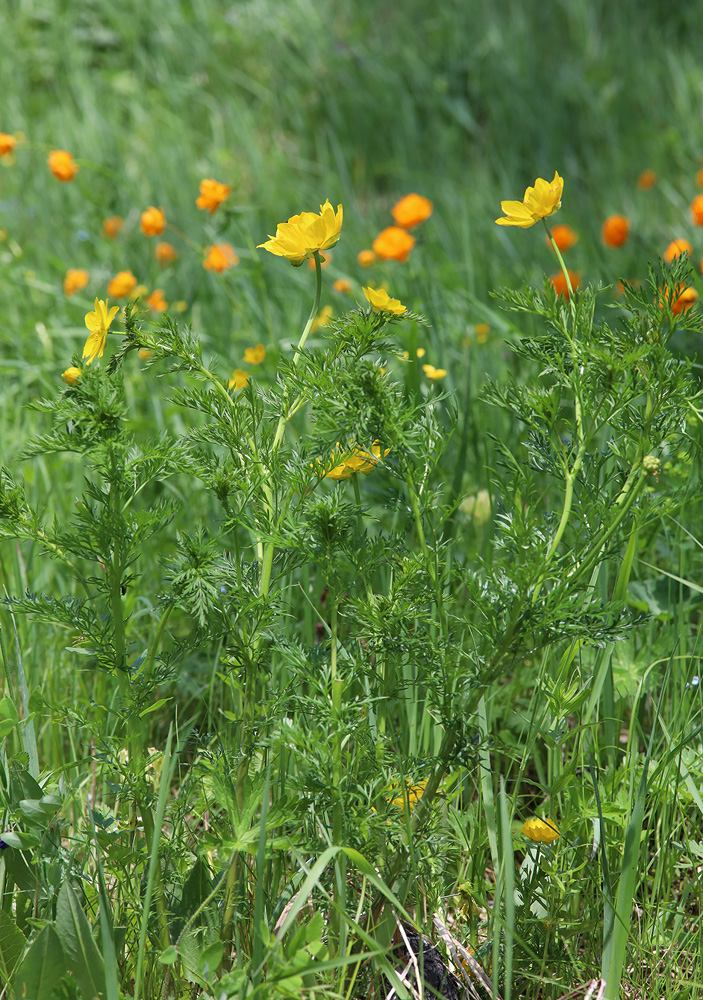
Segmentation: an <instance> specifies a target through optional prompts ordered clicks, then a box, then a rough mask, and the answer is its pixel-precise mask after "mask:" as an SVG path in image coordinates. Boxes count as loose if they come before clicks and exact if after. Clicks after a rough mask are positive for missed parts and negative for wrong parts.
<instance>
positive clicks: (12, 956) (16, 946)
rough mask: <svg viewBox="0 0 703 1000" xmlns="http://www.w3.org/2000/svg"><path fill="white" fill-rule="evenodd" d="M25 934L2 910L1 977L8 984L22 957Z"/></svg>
mask: <svg viewBox="0 0 703 1000" xmlns="http://www.w3.org/2000/svg"><path fill="white" fill-rule="evenodd" d="M26 944H27V942H26V941H25V937H24V934H23V933H22V931H21V930H20V929H19V927H18V926H17V924H16V923H15V921H14V920H13V919H12V917H10V916H9V915H8V914H7V913H6V912H5V910H0V975H1V976H2V978H3V980H4V981H5V982H8V981H9V980H10V978H11V976H12V973H13V972H14V969H15V966H16V965H17V963H18V962H19V960H20V958H21V957H22V952H23V951H24V948H25V945H26Z"/></svg>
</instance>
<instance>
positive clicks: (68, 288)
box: [63, 267, 90, 295]
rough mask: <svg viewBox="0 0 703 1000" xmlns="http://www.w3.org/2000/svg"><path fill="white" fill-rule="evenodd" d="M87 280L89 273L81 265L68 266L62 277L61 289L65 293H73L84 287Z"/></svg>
mask: <svg viewBox="0 0 703 1000" xmlns="http://www.w3.org/2000/svg"><path fill="white" fill-rule="evenodd" d="M89 280H90V275H89V274H88V272H87V271H85V270H84V269H83V268H82V267H69V269H68V271H66V277H65V278H64V279H63V290H64V292H65V294H66V295H73V294H74V293H75V292H80V290H81V288H85V286H86V285H87V284H88V281H89Z"/></svg>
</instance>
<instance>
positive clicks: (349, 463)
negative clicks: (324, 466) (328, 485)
mask: <svg viewBox="0 0 703 1000" xmlns="http://www.w3.org/2000/svg"><path fill="white" fill-rule="evenodd" d="M353 445H354V442H353V441H352V442H351V446H352V447H353ZM337 448H340V445H339V442H337ZM340 451H341V448H340ZM389 451H390V448H386V450H385V451H384V452H383V455H384V457H385V456H386V455H387V454H388V452H389ZM337 455H339V452H338V453H337ZM330 461H331V462H334V463H337V456H335V453H334V452H332V454H331V455H330ZM380 461H381V447H380V445H379V442H378V440H376V441H374V443H373V444H372V445H371V452H368V451H365V450H364V449H363V448H354V450H353V451H352V452H351V453H350V454H349V455H348V456H347V457H346V458H344V459H343V460H342V461H341V462H338V464H335V465H333V467H332V468H331V469H329V470H328V471H326V472H324V473H323V474H324V476H325V478H326V479H335V480H337V481H338V482H339V481H340V480H342V479H348V478H349V476H353V475H354V474H355V473H356V472H363V473H364V475H368V474H369V472H373V470H374V469H375V468H376V466H377V465H378V464H379V462H380ZM320 465H321V463H320Z"/></svg>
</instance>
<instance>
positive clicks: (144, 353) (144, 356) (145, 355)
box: [137, 347, 151, 361]
mask: <svg viewBox="0 0 703 1000" xmlns="http://www.w3.org/2000/svg"><path fill="white" fill-rule="evenodd" d="M137 356H138V357H139V358H141V360H142V361H148V360H149V358H150V357H151V351H149V350H147V348H146V347H140V348H139V350H138V351H137Z"/></svg>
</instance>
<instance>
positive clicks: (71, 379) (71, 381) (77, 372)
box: [61, 365, 83, 385]
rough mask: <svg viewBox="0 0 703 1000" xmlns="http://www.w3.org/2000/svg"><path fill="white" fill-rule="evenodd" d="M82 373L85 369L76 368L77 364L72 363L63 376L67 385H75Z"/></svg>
mask: <svg viewBox="0 0 703 1000" xmlns="http://www.w3.org/2000/svg"><path fill="white" fill-rule="evenodd" d="M82 374H83V370H82V369H81V368H76V366H75V365H71V367H70V368H67V369H66V371H65V372H63V374H62V375H61V378H62V379H63V380H64V382H65V383H66V385H75V384H76V382H77V381H78V379H79V378H80V377H81V375H82Z"/></svg>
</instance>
